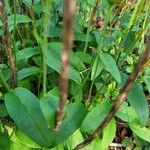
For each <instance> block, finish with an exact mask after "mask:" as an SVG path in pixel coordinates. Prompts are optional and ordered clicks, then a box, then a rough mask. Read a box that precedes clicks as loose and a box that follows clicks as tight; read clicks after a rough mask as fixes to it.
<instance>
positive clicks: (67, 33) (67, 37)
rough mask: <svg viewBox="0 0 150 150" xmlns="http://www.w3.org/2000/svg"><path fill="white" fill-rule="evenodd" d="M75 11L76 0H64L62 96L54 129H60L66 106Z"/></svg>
mask: <svg viewBox="0 0 150 150" xmlns="http://www.w3.org/2000/svg"><path fill="white" fill-rule="evenodd" d="M74 12H75V1H74V0H64V31H63V50H62V56H61V66H62V68H61V74H60V80H59V87H60V98H59V106H58V111H57V116H56V123H55V127H54V129H53V130H54V131H58V129H59V127H60V125H61V123H62V119H63V116H64V106H65V102H66V99H67V95H68V94H67V90H68V75H69V58H70V53H71V48H72V44H73V18H74Z"/></svg>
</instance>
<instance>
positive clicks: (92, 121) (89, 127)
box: [81, 101, 112, 132]
mask: <svg viewBox="0 0 150 150" xmlns="http://www.w3.org/2000/svg"><path fill="white" fill-rule="evenodd" d="M111 107H112V104H111V103H110V102H109V101H106V102H104V103H103V104H100V105H98V106H96V107H95V108H93V109H92V111H91V112H89V113H88V115H87V116H86V118H85V119H84V120H83V123H82V125H81V130H82V132H93V131H95V129H96V128H97V127H98V126H99V125H100V124H101V122H102V121H103V120H104V118H105V117H106V116H107V114H108V112H109V111H110V109H111Z"/></svg>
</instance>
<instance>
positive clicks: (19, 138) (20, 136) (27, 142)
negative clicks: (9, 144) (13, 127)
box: [11, 130, 40, 148]
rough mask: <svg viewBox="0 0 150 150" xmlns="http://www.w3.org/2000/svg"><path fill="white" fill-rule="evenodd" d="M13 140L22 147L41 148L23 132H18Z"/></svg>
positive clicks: (13, 136)
mask: <svg viewBox="0 0 150 150" xmlns="http://www.w3.org/2000/svg"><path fill="white" fill-rule="evenodd" d="M11 140H12V141H13V142H14V143H18V144H21V145H24V146H26V147H29V148H40V146H39V145H38V144H36V143H35V142H34V141H32V140H31V139H30V138H28V137H27V136H26V135H25V134H24V133H23V132H21V131H20V130H17V131H16V132H15V133H14V134H13V135H12V137H11Z"/></svg>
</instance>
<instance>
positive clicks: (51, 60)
mask: <svg viewBox="0 0 150 150" xmlns="http://www.w3.org/2000/svg"><path fill="white" fill-rule="evenodd" d="M61 49H62V43H59V42H51V43H49V44H48V51H47V52H45V53H46V56H47V58H46V60H45V61H46V64H47V65H48V66H49V67H50V68H52V69H53V70H55V71H57V72H58V73H60V70H61V65H60V55H61ZM69 78H70V79H72V80H73V81H75V82H76V83H78V84H80V83H81V77H80V74H79V72H78V71H77V70H75V69H74V68H73V66H72V65H70V68H69Z"/></svg>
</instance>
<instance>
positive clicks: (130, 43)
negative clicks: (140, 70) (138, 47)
mask: <svg viewBox="0 0 150 150" xmlns="http://www.w3.org/2000/svg"><path fill="white" fill-rule="evenodd" d="M135 36H136V32H133V31H130V32H129V33H128V34H127V37H126V38H125V41H124V50H125V51H126V52H127V53H129V52H130V51H131V50H132V49H133V48H134V47H135V44H136V38H135Z"/></svg>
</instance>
